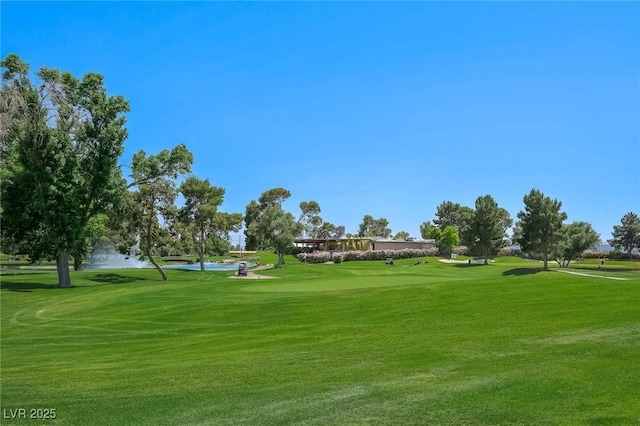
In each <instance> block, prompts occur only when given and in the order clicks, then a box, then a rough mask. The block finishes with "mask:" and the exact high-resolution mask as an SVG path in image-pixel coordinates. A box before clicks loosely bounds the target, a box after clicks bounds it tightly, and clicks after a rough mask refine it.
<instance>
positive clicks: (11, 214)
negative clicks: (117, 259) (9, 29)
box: [0, 54, 129, 287]
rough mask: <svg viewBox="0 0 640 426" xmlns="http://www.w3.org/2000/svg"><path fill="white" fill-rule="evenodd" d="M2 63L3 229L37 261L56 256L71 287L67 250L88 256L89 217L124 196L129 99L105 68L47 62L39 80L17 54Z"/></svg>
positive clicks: (60, 279) (63, 281)
mask: <svg viewBox="0 0 640 426" xmlns="http://www.w3.org/2000/svg"><path fill="white" fill-rule="evenodd" d="M1 66H2V68H3V69H4V72H3V74H2V83H3V85H2V91H1V95H2V96H1V98H2V103H1V105H0V124H1V126H0V127H1V129H2V130H1V131H0V135H1V143H0V145H1V146H2V153H3V159H2V169H3V171H2V184H1V188H2V189H1V192H2V194H1V199H2V220H3V223H2V232H3V234H4V235H5V236H6V237H8V238H10V239H12V240H15V241H21V242H22V243H23V247H24V249H25V250H27V251H28V253H29V255H30V256H31V258H32V259H34V260H37V259H42V258H55V259H56V264H57V270H58V286H59V287H71V277H70V275H69V267H68V264H69V256H70V255H74V254H76V255H80V254H84V249H85V247H86V240H87V237H88V228H87V227H88V224H89V222H90V220H91V218H92V217H95V216H96V215H98V214H100V213H104V212H107V211H109V210H110V209H112V208H113V207H114V205H115V204H117V203H118V202H119V200H121V199H122V198H123V194H124V188H125V182H124V179H123V177H122V174H121V172H120V169H119V168H118V167H117V160H118V158H119V157H120V155H121V154H122V152H123V144H124V141H125V139H126V138H127V130H126V128H125V118H124V114H125V113H126V112H128V111H129V104H128V102H127V101H126V100H125V99H124V98H123V97H122V96H108V95H107V92H106V89H105V87H104V79H103V77H102V76H101V75H100V74H95V73H88V74H85V75H84V76H83V77H82V78H81V79H78V78H76V77H74V76H72V75H71V74H70V73H68V72H60V71H58V70H55V69H50V68H41V69H40V70H39V71H38V72H37V73H36V77H37V78H38V80H39V81H38V82H37V83H34V82H32V81H31V79H30V78H29V75H28V72H29V65H28V64H26V63H25V62H23V61H22V60H21V59H20V58H19V57H18V56H17V55H15V54H9V55H8V56H7V57H6V58H5V59H4V60H3V61H2V63H1Z"/></svg>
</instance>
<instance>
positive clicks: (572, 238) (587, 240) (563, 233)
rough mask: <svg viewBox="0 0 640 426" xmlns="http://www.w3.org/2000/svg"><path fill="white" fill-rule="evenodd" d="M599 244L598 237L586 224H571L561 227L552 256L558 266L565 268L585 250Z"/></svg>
mask: <svg viewBox="0 0 640 426" xmlns="http://www.w3.org/2000/svg"><path fill="white" fill-rule="evenodd" d="M599 243H600V236H599V235H598V233H597V232H596V231H594V230H593V228H592V227H591V225H590V224H589V223H587V222H573V223H570V224H568V225H562V228H561V230H560V238H559V239H558V242H557V244H556V246H555V247H554V250H553V254H554V255H555V258H556V260H557V262H558V264H559V265H560V266H561V267H563V268H567V267H568V266H569V263H571V262H572V261H574V260H576V259H577V258H578V256H580V255H581V254H582V253H583V252H584V251H585V250H588V249H592V248H595V247H596V246H597V245H598V244H599Z"/></svg>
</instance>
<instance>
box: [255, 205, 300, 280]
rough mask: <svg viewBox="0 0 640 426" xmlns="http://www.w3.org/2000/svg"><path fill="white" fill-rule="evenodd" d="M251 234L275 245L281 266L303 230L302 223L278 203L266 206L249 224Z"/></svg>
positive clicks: (278, 266) (267, 244)
mask: <svg viewBox="0 0 640 426" xmlns="http://www.w3.org/2000/svg"><path fill="white" fill-rule="evenodd" d="M248 231H249V235H254V236H255V237H256V239H257V240H258V241H261V242H262V243H263V244H264V245H265V246H270V247H273V249H274V251H275V252H276V254H277V255H278V263H276V265H275V267H276V268H280V267H282V265H283V264H284V255H285V254H286V253H287V251H288V250H289V249H290V248H291V247H292V246H293V243H294V241H295V237H296V236H297V235H300V233H301V232H302V224H300V223H299V222H298V221H297V220H296V219H295V217H293V215H292V214H291V213H288V212H285V211H283V210H282V208H280V206H279V205H277V204H272V205H268V206H267V207H265V208H264V209H263V210H262V211H261V212H260V214H259V215H258V217H257V218H256V219H255V220H254V221H253V222H251V224H250V225H249V229H248Z"/></svg>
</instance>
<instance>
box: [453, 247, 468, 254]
mask: <svg viewBox="0 0 640 426" xmlns="http://www.w3.org/2000/svg"><path fill="white" fill-rule="evenodd" d="M453 253H454V254H459V255H462V256H464V255H467V254H469V247H467V246H457V247H454V248H453Z"/></svg>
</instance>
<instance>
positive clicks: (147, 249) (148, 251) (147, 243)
mask: <svg viewBox="0 0 640 426" xmlns="http://www.w3.org/2000/svg"><path fill="white" fill-rule="evenodd" d="M144 245H145V247H144V248H145V249H144V251H143V254H144V255H146V256H147V257H148V258H149V262H151V264H152V265H153V266H155V268H156V269H157V270H158V272H160V276H161V277H162V281H169V278H167V274H166V273H165V272H164V269H162V268H161V267H160V265H159V264H158V262H156V260H155V259H154V258H153V256H152V255H151V221H149V225H148V226H147V236H146V238H145V244H144ZM144 252H146V253H144Z"/></svg>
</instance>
